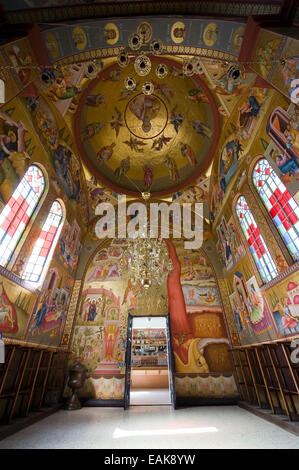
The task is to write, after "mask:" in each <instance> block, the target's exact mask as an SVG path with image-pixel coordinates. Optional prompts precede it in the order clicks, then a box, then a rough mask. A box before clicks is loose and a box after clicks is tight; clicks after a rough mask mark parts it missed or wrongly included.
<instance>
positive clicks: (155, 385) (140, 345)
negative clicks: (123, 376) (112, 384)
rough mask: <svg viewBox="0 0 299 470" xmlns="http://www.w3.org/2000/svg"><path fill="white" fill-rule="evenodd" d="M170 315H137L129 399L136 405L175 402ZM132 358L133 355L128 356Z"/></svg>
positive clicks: (132, 338)
mask: <svg viewBox="0 0 299 470" xmlns="http://www.w3.org/2000/svg"><path fill="white" fill-rule="evenodd" d="M166 320H167V319H166V317H156V316H152V317H150V316H149V317H133V318H132V319H131V321H132V324H131V328H130V336H131V338H130V339H131V341H129V344H130V345H131V355H130V356H131V358H130V359H131V360H130V361H129V364H127V368H128V369H130V372H129V376H130V379H129V384H128V385H129V390H128V395H129V396H128V401H129V404H130V405H132V406H138V405H140V406H141V405H143V406H145V405H148V406H151V405H168V406H169V405H171V403H172V400H171V393H170V376H171V372H170V373H169V350H168V349H169V347H168V343H169V341H168V335H169V332H168V327H167V326H168V325H167V321H166ZM128 359H129V358H128Z"/></svg>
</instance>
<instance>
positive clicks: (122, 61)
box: [117, 52, 130, 67]
mask: <svg viewBox="0 0 299 470" xmlns="http://www.w3.org/2000/svg"><path fill="white" fill-rule="evenodd" d="M117 62H118V65H120V66H121V67H126V66H127V65H128V64H129V62H130V59H129V56H128V54H126V53H125V52H121V53H120V54H119V55H118V57H117Z"/></svg>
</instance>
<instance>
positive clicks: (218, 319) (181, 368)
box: [172, 242, 232, 373]
mask: <svg viewBox="0 0 299 470" xmlns="http://www.w3.org/2000/svg"><path fill="white" fill-rule="evenodd" d="M175 246H176V250H177V254H178V257H179V260H180V263H181V276H180V278H181V285H182V290H183V294H184V299H185V305H186V313H187V319H188V322H189V324H190V328H191V331H192V338H190V339H189V340H188V341H187V343H185V346H186V347H187V349H186V351H185V352H184V353H183V349H182V347H183V344H182V347H181V349H177V348H176V349H175V351H177V352H174V355H175V364H176V372H179V373H183V372H190V373H199V372H202V373H209V372H219V371H220V370H222V371H223V370H226V371H231V370H232V369H231V367H232V366H231V364H230V358H229V354H228V352H227V347H228V345H229V339H228V336H227V332H226V326H225V323H224V318H223V310H222V305H221V302H220V297H219V291H218V287H217V283H216V278H215V274H214V272H213V270H212V268H211V266H210V264H209V261H208V260H207V258H206V255H205V254H204V253H202V252H199V251H195V250H194V251H192V253H189V252H186V251H184V250H183V245H182V244H180V243H179V242H177V243H175ZM172 333H173V343H174V344H175V343H178V344H179V343H182V342H183V341H184V340H183V338H180V332H179V331H174V330H173V329H172ZM180 351H181V352H180Z"/></svg>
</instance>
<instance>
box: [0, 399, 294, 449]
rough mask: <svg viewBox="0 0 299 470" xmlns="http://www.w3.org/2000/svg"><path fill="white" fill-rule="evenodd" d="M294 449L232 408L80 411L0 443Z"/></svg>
mask: <svg viewBox="0 0 299 470" xmlns="http://www.w3.org/2000/svg"><path fill="white" fill-rule="evenodd" d="M163 448H164V449H240V448H241V449H277V448H279V449H299V438H298V437H296V436H295V435H293V434H291V433H289V432H287V431H285V430H283V429H281V428H279V427H277V426H275V425H274V424H272V423H269V422H267V421H265V420H263V419H261V418H259V417H257V416H255V415H253V414H251V413H249V412H248V411H246V410H243V409H241V408H239V407H238V406H213V407H212V406H210V407H208V406H206V407H188V408H180V409H178V410H172V409H171V407H168V406H132V407H131V408H130V409H129V410H127V411H124V410H123V409H122V408H82V409H81V410H77V411H65V410H59V411H58V412H57V413H54V414H53V415H51V416H49V417H47V418H45V419H43V420H41V421H39V422H38V423H36V424H33V425H32V426H30V427H28V428H26V429H24V430H22V431H19V432H18V433H16V434H14V435H13V436H10V437H8V438H7V439H4V440H2V441H0V449H163Z"/></svg>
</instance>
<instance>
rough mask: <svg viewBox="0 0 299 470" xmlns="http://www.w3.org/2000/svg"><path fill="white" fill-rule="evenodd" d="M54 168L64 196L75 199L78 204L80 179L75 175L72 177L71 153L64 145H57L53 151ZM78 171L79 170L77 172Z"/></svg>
mask: <svg viewBox="0 0 299 470" xmlns="http://www.w3.org/2000/svg"><path fill="white" fill-rule="evenodd" d="M53 156H54V168H55V172H56V176H57V179H58V181H59V182H60V184H61V186H62V187H63V189H64V191H65V193H66V195H67V196H68V198H69V199H75V201H76V202H79V199H80V189H81V184H80V178H79V177H78V176H79V175H77V178H75V175H74V176H73V175H72V172H71V167H72V158H73V155H72V152H71V150H69V149H67V148H66V147H65V146H64V145H62V144H59V145H58V147H57V149H56V150H54V155H53ZM77 171H79V170H77Z"/></svg>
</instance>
